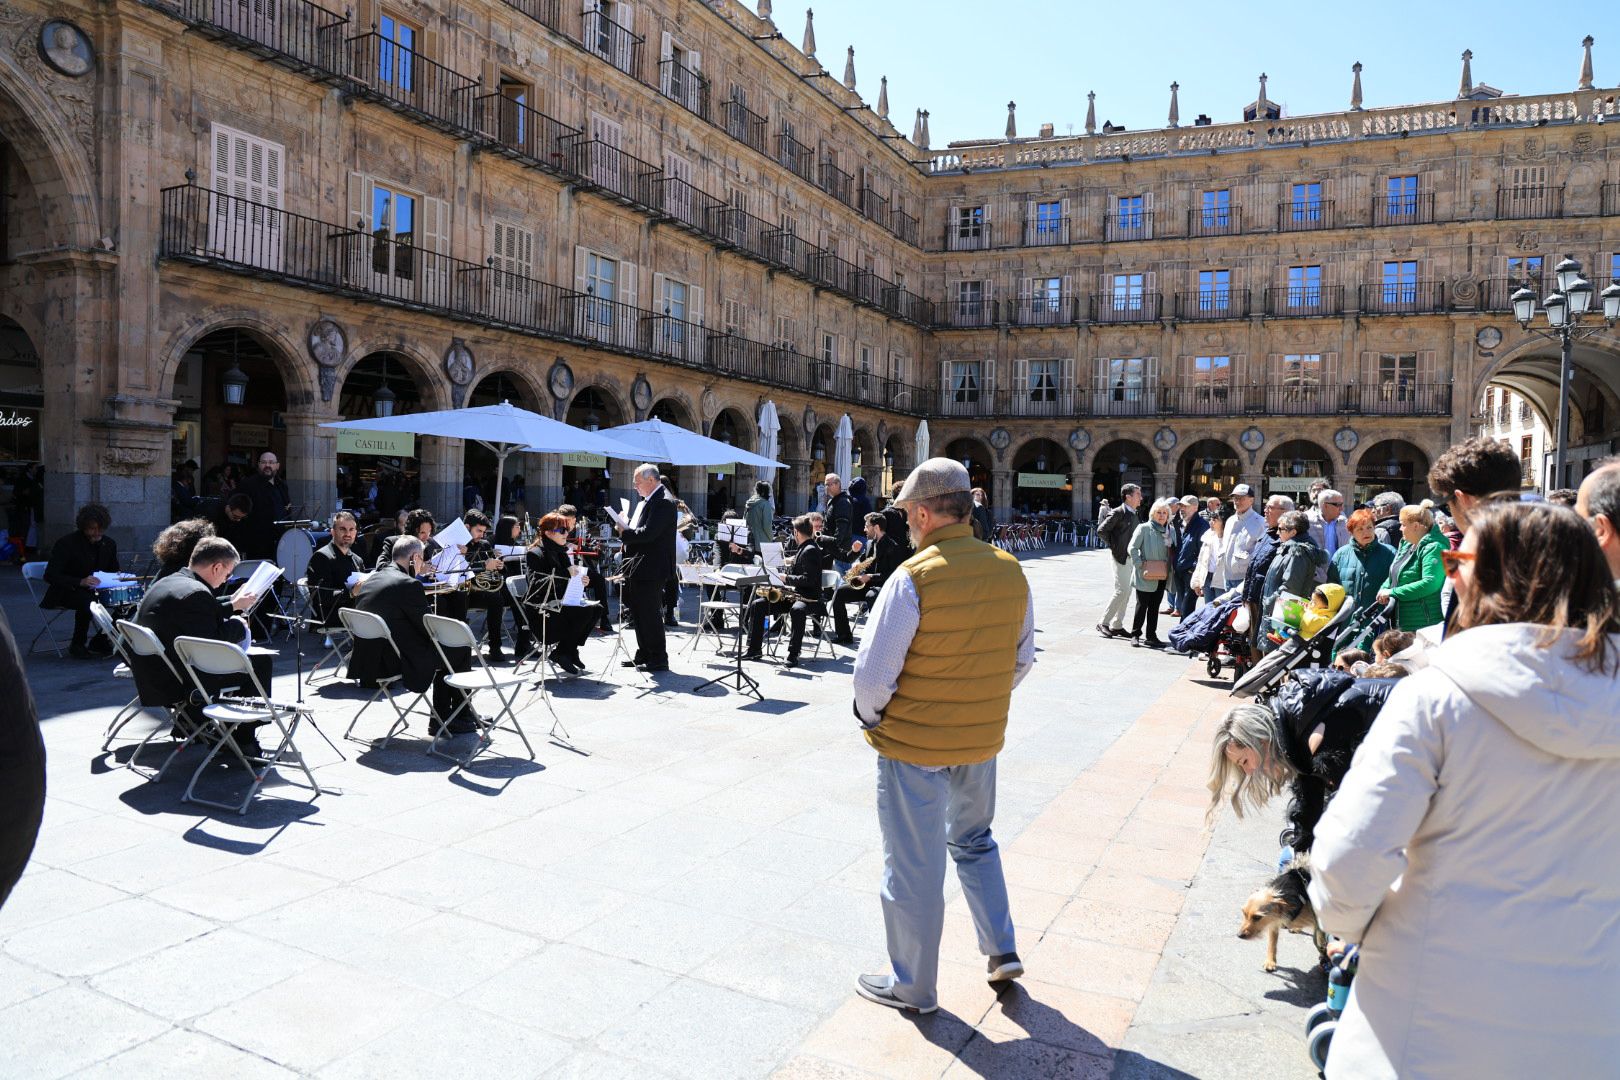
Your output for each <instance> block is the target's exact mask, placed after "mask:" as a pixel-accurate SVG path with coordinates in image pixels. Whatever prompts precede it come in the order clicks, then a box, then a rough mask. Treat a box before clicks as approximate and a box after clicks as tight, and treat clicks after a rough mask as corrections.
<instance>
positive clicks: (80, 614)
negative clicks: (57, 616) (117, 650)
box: [47, 589, 96, 645]
mask: <svg viewBox="0 0 1620 1080" xmlns="http://www.w3.org/2000/svg"><path fill="white" fill-rule="evenodd" d="M95 598H96V592H95V590H94V589H74V590H73V593H72V595H70V596H63V597H60V599H58V600H57V601H56V602H55V603H53V604H51V605H50V608H48V609H47V610H54V611H71V612H73V641H72V644H74V645H83V644H84V643H85V642H86V641H88V640H89V638H90V624H91V618H90V601H92V600H94V599H95Z"/></svg>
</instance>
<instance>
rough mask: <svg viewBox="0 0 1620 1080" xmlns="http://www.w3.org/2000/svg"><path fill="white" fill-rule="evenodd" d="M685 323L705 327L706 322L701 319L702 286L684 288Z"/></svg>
mask: <svg viewBox="0 0 1620 1080" xmlns="http://www.w3.org/2000/svg"><path fill="white" fill-rule="evenodd" d="M686 321H687V322H691V323H697V324H698V325H699V326H707V325H708V320H707V319H705V318H704V317H703V286H701V285H688V286H687V287H686Z"/></svg>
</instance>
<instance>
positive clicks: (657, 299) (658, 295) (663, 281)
mask: <svg viewBox="0 0 1620 1080" xmlns="http://www.w3.org/2000/svg"><path fill="white" fill-rule="evenodd" d="M668 283H669V278H668V277H667V276H665V275H664V274H654V275H653V291H652V309H653V311H655V312H657V313H658V314H659V315H667V314H669V313H668V312H666V311H665V310H664V296H665V295H666V293H665V288H666V286H667V285H668Z"/></svg>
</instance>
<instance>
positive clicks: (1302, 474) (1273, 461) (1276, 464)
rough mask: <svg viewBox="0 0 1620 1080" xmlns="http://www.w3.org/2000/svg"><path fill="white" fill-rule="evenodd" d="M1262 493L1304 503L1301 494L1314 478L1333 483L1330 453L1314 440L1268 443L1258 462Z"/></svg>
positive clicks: (1331, 454) (1296, 502)
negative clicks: (1263, 479)
mask: <svg viewBox="0 0 1620 1080" xmlns="http://www.w3.org/2000/svg"><path fill="white" fill-rule="evenodd" d="M1260 472H1261V475H1262V476H1263V477H1264V478H1265V490H1264V491H1263V492H1261V494H1262V495H1264V496H1267V497H1270V496H1272V495H1287V496H1288V497H1289V498H1291V499H1293V500H1294V502H1295V504H1296V505H1299V506H1304V505H1305V501H1304V496H1305V494H1306V493H1307V492H1308V491H1309V490H1310V486H1311V484H1313V483H1315V482H1316V481H1317V480H1326V481H1327V482H1328V483H1329V484H1332V483H1333V453H1332V451H1330V450H1328V449H1327V448H1326V447H1324V446H1323V445H1322V444H1321V443H1319V442H1317V441H1316V440H1315V439H1299V438H1295V439H1285V440H1283V441H1282V442H1279V443H1277V444H1275V445H1272V446H1269V447H1268V449H1267V452H1266V455H1265V458H1264V459H1263V460H1262V462H1261V465H1260Z"/></svg>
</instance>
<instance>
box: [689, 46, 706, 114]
mask: <svg viewBox="0 0 1620 1080" xmlns="http://www.w3.org/2000/svg"><path fill="white" fill-rule="evenodd" d="M686 58H687V59H688V60H690V61H691V64H690V65H688V66H689V67H691V69H692V74H694V75H700V74H702V73H703V54H702V53H700V52H698V51H697V50H696V49H690V50H688V51H687V53H686ZM694 93H696V91H695V90H694ZM693 104H696V102H693Z"/></svg>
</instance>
